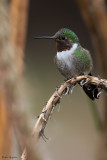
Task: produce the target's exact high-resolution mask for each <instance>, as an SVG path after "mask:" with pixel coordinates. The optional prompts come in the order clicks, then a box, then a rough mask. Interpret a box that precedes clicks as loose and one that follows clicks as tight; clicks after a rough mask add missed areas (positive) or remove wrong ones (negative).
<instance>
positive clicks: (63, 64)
mask: <svg viewBox="0 0 107 160" xmlns="http://www.w3.org/2000/svg"><path fill="white" fill-rule="evenodd" d="M34 38H35V39H52V40H54V41H55V42H56V48H57V54H56V56H55V63H56V65H57V67H58V69H59V71H60V72H61V74H62V75H64V77H66V78H67V79H70V78H72V77H76V76H79V75H90V72H91V70H92V66H93V63H92V58H91V55H90V53H89V51H88V50H86V49H84V48H83V47H82V46H81V45H80V43H79V39H78V37H77V35H76V34H75V33H74V32H73V31H71V30H70V29H67V28H62V29H60V30H59V31H58V32H57V33H55V35H54V36H41V37H34ZM82 88H83V90H84V91H85V93H86V94H87V95H88V96H89V97H90V98H91V99H92V100H94V99H95V98H98V89H97V88H96V86H95V85H93V84H91V85H86V84H84V85H83V86H82Z"/></svg>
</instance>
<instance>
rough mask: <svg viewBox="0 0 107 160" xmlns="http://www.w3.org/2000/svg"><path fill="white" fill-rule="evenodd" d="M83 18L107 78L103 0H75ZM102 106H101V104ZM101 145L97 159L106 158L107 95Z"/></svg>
mask: <svg viewBox="0 0 107 160" xmlns="http://www.w3.org/2000/svg"><path fill="white" fill-rule="evenodd" d="M77 3H78V5H79V8H80V11H81V13H82V16H83V19H84V21H85V23H86V25H87V27H88V28H89V31H90V33H91V37H92V42H93V46H94V49H95V53H96V58H97V60H98V64H99V69H100V75H101V76H102V77H103V78H107V6H106V1H105V0H77ZM102 107H103V106H102ZM103 115H104V123H103V137H102V138H103V145H102V146H101V148H100V152H99V153H100V155H98V159H99V160H107V96H106V97H104V113H103Z"/></svg>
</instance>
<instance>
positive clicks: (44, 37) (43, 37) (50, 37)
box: [33, 36, 55, 39]
mask: <svg viewBox="0 0 107 160" xmlns="http://www.w3.org/2000/svg"><path fill="white" fill-rule="evenodd" d="M33 38H34V39H55V37H53V36H40V37H33Z"/></svg>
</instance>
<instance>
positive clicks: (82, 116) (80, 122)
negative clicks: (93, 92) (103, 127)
mask: <svg viewBox="0 0 107 160" xmlns="http://www.w3.org/2000/svg"><path fill="white" fill-rule="evenodd" d="M64 27H65V28H69V29H71V30H73V31H74V32H75V33H76V34H77V35H78V37H79V39H80V43H81V45H82V46H83V47H84V48H87V49H88V50H90V52H91V55H92V57H93V63H94V74H95V75H98V74H99V73H98V70H97V69H96V68H97V62H96V57H95V55H94V51H93V48H92V43H91V38H90V33H89V31H88V29H87V27H86V26H85V24H84V21H83V19H82V17H81V14H80V11H79V8H78V6H77V4H76V3H75V1H74V0H71V1H70V0H68V1H64V0H63V1H57V0H54V1H49V0H46V1H42V0H39V1H34V0H32V1H30V7H29V19H28V32H27V42H26V51H25V84H24V86H25V90H26V92H27V95H26V96H27V99H28V104H27V105H28V106H29V102H30V104H32V106H31V105H30V106H29V110H30V112H31V115H32V116H36V115H38V114H39V113H40V111H41V110H42V107H43V104H44V103H45V102H46V101H47V100H48V99H49V97H50V96H51V95H52V93H53V92H54V90H55V87H56V86H59V85H60V84H61V83H62V82H63V81H64V77H63V76H62V75H60V73H59V71H58V70H57V68H56V66H55V64H54V62H53V59H54V56H55V54H56V47H55V44H54V42H53V41H52V40H34V39H33V37H34V36H42V35H47V36H48V35H53V34H55V32H57V31H58V30H59V29H60V28H64ZM99 103H101V102H100V101H99ZM90 104H91V107H90ZM60 106H61V109H60V112H59V113H58V112H57V109H58V107H57V108H56V110H55V112H54V113H53V116H52V120H50V121H49V123H48V125H47V128H46V136H48V137H49V141H47V143H45V142H44V141H43V140H41V142H40V144H42V148H43V151H41V152H43V153H44V154H43V155H45V156H43V157H45V158H44V159H56V160H58V159H62V160H65V159H69V160H70V159H71V158H72V159H73V160H77V159H82V160H86V159H87V160H90V159H91V160H95V157H96V154H97V144H98V142H99V132H98V129H97V126H96V123H95V121H94V117H93V113H92V110H91V108H92V107H94V106H95V102H94V103H92V102H91V101H90V100H89V99H88V98H87V97H86V95H85V94H84V93H83V91H82V89H81V88H80V87H79V86H78V87H76V88H75V89H74V91H73V93H72V95H71V94H70V95H68V96H66V97H64V98H63V99H62V101H61V104H60ZM35 113H36V115H35ZM32 128H33V123H32ZM41 150H42V149H41Z"/></svg>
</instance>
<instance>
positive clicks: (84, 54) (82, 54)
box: [74, 46, 92, 68]
mask: <svg viewBox="0 0 107 160" xmlns="http://www.w3.org/2000/svg"><path fill="white" fill-rule="evenodd" d="M74 55H75V58H76V59H77V60H78V62H80V63H82V64H84V65H83V66H84V67H86V68H88V67H90V65H92V59H91V56H90V54H89V52H88V51H87V50H85V49H83V48H82V47H81V46H79V47H78V48H77V49H76V50H75V52H74Z"/></svg>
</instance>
